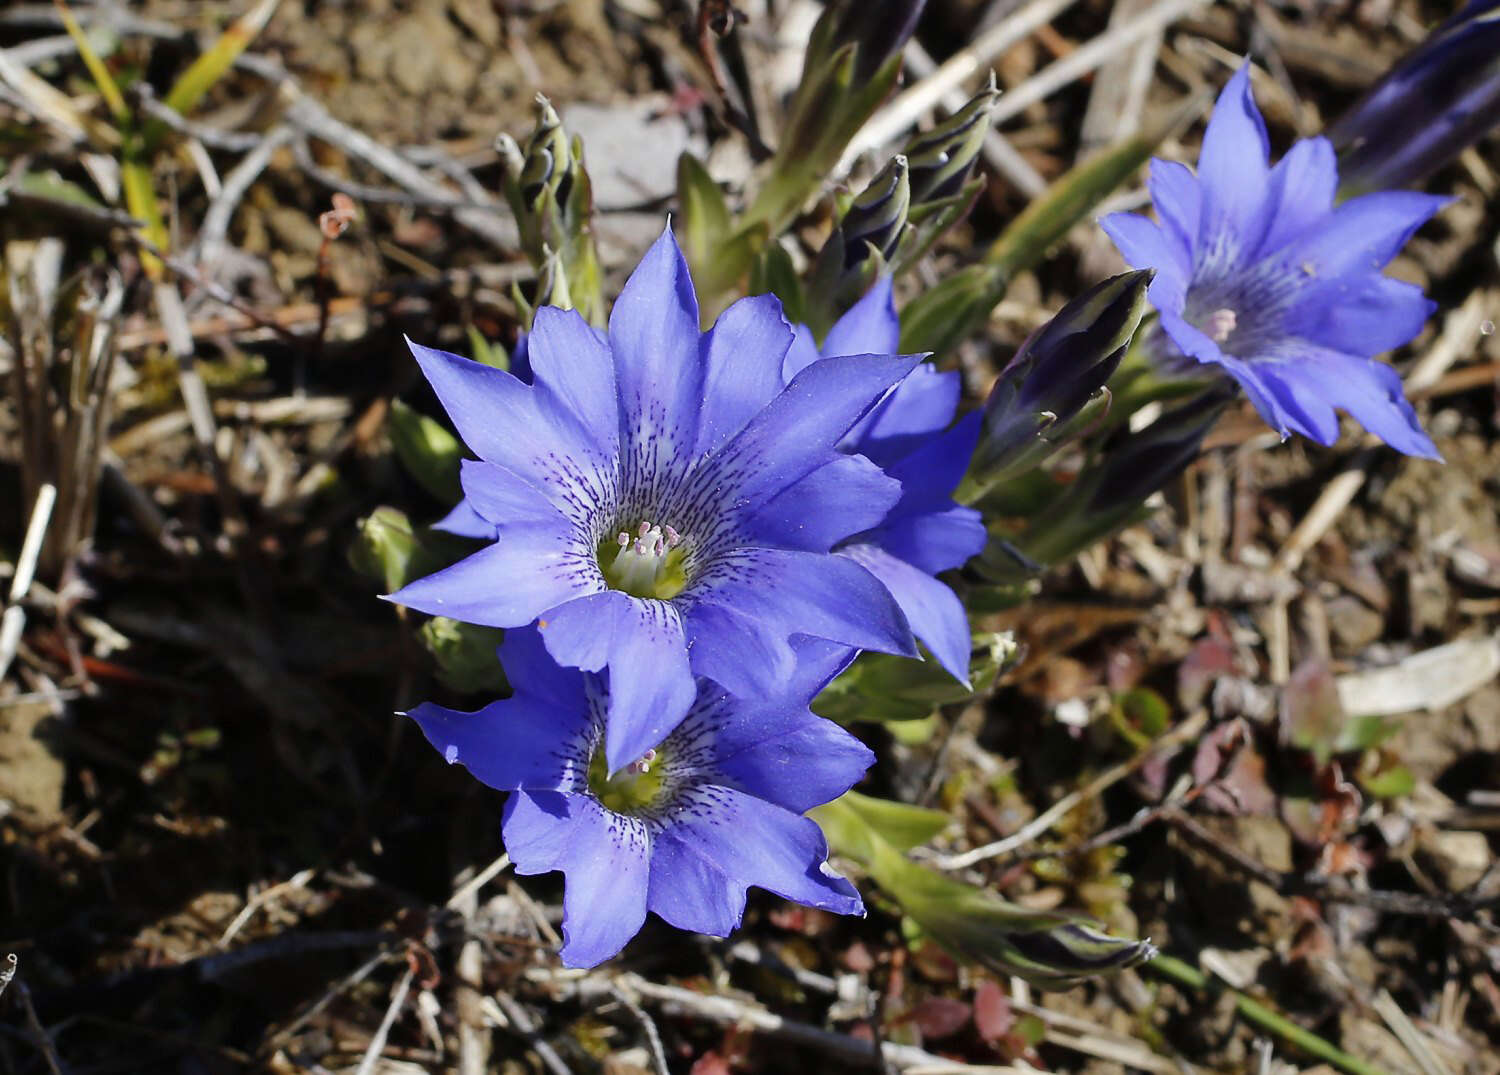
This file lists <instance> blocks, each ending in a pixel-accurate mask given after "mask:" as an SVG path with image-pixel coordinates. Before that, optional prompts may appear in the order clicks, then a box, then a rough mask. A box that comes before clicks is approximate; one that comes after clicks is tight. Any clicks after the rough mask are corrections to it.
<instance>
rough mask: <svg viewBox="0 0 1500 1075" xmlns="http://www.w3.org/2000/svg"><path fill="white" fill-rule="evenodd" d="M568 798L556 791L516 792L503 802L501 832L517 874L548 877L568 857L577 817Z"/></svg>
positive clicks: (506, 851)
mask: <svg viewBox="0 0 1500 1075" xmlns="http://www.w3.org/2000/svg"><path fill="white" fill-rule="evenodd" d="M569 799H570V796H568V795H564V794H563V793H561V792H557V791H518V792H516V793H515V794H514V795H511V796H509V797H508V798H507V799H506V800H505V812H504V814H502V815H501V832H502V833H504V836H505V853H506V854H508V855H509V856H510V861H511V865H512V866H514V867H515V870H516V873H518V874H520V875H521V876H523V877H525V876H529V875H531V874H538V873H551V872H552V871H553V870H556V869H560V868H561V866H560V865H559V864H560V863H561V862H562V861H563V858H564V857H565V856H566V855H567V851H568V845H569V843H570V842H571V840H572V838H573V827H574V823H575V822H576V821H577V815H576V814H575V813H574V812H573V811H571V810H570V809H569Z"/></svg>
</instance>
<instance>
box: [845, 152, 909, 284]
mask: <svg viewBox="0 0 1500 1075" xmlns="http://www.w3.org/2000/svg"><path fill="white" fill-rule="evenodd" d="M909 208H911V185H910V183H909V181H908V178H907V163H906V158H905V157H903V156H900V155H899V154H898V155H897V156H895V157H893V158H891V161H890V163H888V164H887V165H886V166H885V167H884V168H882V169H881V170H880V172H879V173H878V174H877V175H876V176H875V178H874V179H872V180H870V182H869V184H868V185H867V186H866V187H865V189H864V190H863V191H861V192H860V194H859V196H858V197H857V198H855V199H854V201H853V202H852V203H851V204H850V206H849V211H848V212H847V213H845V214H844V219H843V220H841V221H839V229H838V230H839V236H840V238H841V240H842V243H843V248H844V258H843V260H844V268H845V269H852V268H853V267H854V266H856V265H858V264H859V263H860V262H862V261H864V260H865V259H866V258H867V257H869V256H870V254H871V252H872V251H873V252H874V253H878V254H879V255H880V257H881V259H882V261H890V259H891V255H892V254H894V253H895V252H896V247H897V245H898V244H899V243H900V242H901V235H902V233H903V232H904V231H905V229H906V212H907V210H908V209H909Z"/></svg>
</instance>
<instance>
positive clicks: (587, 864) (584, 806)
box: [507, 795, 651, 967]
mask: <svg viewBox="0 0 1500 1075" xmlns="http://www.w3.org/2000/svg"><path fill="white" fill-rule="evenodd" d="M562 798H563V799H565V800H566V802H567V808H568V813H569V815H570V816H572V817H574V818H576V820H575V821H574V823H573V826H572V835H571V838H570V840H569V842H568V844H567V846H566V847H565V849H564V851H563V855H562V858H561V860H560V861H559V862H558V868H559V869H561V870H562V871H563V873H564V874H565V875H566V876H567V881H568V883H567V887H566V888H565V889H564V890H563V926H562V933H563V945H562V948H561V949H560V950H559V952H558V955H560V956H561V957H562V961H563V964H564V965H565V966H569V967H594V966H598V965H599V964H600V963H603V962H604V961H605V960H606V959H608V958H610V957H611V956H613V955H616V954H618V953H619V951H620V949H621V948H624V947H625V942H626V941H628V940H630V938H632V937H634V936H635V935H636V933H637V932H639V931H640V928H641V926H642V925H643V924H644V923H645V921H646V892H647V889H648V886H649V884H650V876H651V836H650V833H649V832H648V831H647V828H646V824H645V822H643V821H640V820H639V819H636V818H630V817H623V816H621V815H620V814H614V813H610V812H609V811H608V810H605V809H604V808H603V807H601V806H600V805H599V803H598V801H597V800H595V799H593V798H591V797H588V796H584V795H564V796H562ZM508 843H509V837H508V834H507V845H508Z"/></svg>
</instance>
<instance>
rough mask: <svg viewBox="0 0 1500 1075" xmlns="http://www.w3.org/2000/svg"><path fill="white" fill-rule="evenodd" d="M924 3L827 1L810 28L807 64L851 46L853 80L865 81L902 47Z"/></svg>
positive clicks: (907, 0) (902, 0) (903, 0)
mask: <svg viewBox="0 0 1500 1075" xmlns="http://www.w3.org/2000/svg"><path fill="white" fill-rule="evenodd" d="M926 6H927V0H830V2H829V3H828V4H827V5H826V6H825V7H824V9H823V15H822V17H820V18H819V19H818V22H817V24H816V25H815V26H814V27H813V32H812V38H811V40H810V42H809V44H808V50H807V56H808V58H807V62H808V67H807V68H804V70H809V69H811V67H812V65H813V64H815V63H817V62H820V61H822V60H824V59H825V58H826V57H827V56H830V55H832V54H833V53H834V52H836V51H838V50H839V49H841V48H843V47H845V46H846V45H853V46H854V50H855V51H854V79H855V82H856V83H861V82H865V81H867V80H868V79H870V78H871V77H873V76H874V74H875V72H876V71H879V70H880V69H881V68H882V67H884V66H885V64H886V62H887V61H889V60H891V59H892V58H894V57H896V56H899V55H900V54H901V50H902V49H903V48H905V47H906V42H907V40H908V39H910V37H911V35H912V32H913V31H914V30H916V28H917V20H918V19H920V18H921V17H922V9H923V8H924V7H926Z"/></svg>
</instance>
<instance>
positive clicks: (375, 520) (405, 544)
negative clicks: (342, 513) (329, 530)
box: [349, 506, 458, 593]
mask: <svg viewBox="0 0 1500 1075" xmlns="http://www.w3.org/2000/svg"><path fill="white" fill-rule="evenodd" d="M432 537H433V535H432V533H431V531H428V530H425V529H422V530H418V529H417V528H414V527H413V526H412V524H411V520H410V519H408V518H407V517H406V513H405V512H404V511H401V510H400V509H399V508H392V507H389V506H382V507H378V508H376V509H375V510H374V511H372V512H371V513H370V514H369V515H367V516H365V517H364V518H363V519H361V520H360V521H359V522H358V524H357V530H356V533H355V535H354V540H353V541H352V542H351V543H350V545H349V564H350V566H351V567H353V568H354V570H356V571H358V572H359V573H360V574H362V575H365V576H368V577H369V578H372V579H374V580H375V581H376V582H377V583H379V584H380V585H381V586H382V587H383V588H384V589H385V592H386V593H395V592H396V591H397V590H399V589H401V587H403V586H405V585H406V584H407V583H408V582H411V581H412V580H413V579H419V578H421V577H422V576H423V575H430V574H432V573H433V572H434V571H439V570H441V569H442V568H445V567H447V566H448V565H449V564H451V563H453V561H454V560H456V559H458V556H452V555H445V550H443V549H441V548H439V547H435V546H436V545H437V543H436V542H433V541H432V540H431V539H432Z"/></svg>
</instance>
